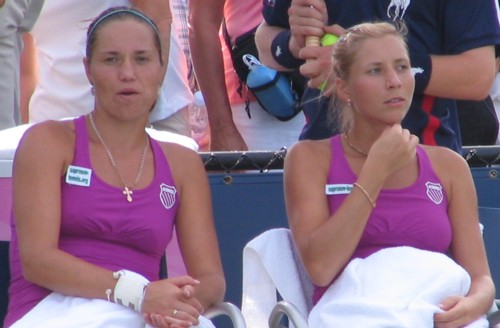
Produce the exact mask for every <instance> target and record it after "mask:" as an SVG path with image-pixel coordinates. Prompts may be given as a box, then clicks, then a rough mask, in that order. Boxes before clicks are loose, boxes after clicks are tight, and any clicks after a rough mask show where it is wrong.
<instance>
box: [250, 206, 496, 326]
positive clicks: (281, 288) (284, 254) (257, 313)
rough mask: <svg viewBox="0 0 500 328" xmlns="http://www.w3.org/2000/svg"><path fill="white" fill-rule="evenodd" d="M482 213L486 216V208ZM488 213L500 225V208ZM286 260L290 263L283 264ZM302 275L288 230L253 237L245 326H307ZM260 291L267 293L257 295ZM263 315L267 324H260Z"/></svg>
mask: <svg viewBox="0 0 500 328" xmlns="http://www.w3.org/2000/svg"><path fill="white" fill-rule="evenodd" d="M481 213H482V215H483V217H485V216H486V214H485V211H481ZM489 214H495V217H496V219H497V220H498V221H499V224H500V209H495V211H492V210H491V209H490V210H489ZM488 217H489V216H488ZM485 221H487V220H484V221H483V220H482V222H485ZM485 227H486V228H487V227H488V224H486V225H485ZM498 231H500V230H496V233H498ZM286 249H288V250H289V251H286ZM286 261H292V263H288V264H283V263H284V262H286ZM285 272H286V273H287V274H285ZM259 275H260V277H259ZM290 276H291V277H292V278H290ZM304 277H305V271H304V268H303V267H302V265H301V262H300V260H299V259H298V258H297V255H296V254H295V249H294V246H293V243H292V241H291V235H290V232H289V230H288V229H284V228H278V229H271V230H268V231H266V232H264V233H262V234H261V235H259V236H257V237H255V238H254V239H252V240H251V241H250V242H249V243H248V244H247V245H246V246H245V248H244V250H243V299H242V313H243V316H244V318H245V320H246V322H247V324H248V327H249V328H260V327H265V326H267V325H268V327H270V328H282V327H284V324H283V323H284V317H286V318H287V320H288V323H289V326H290V327H295V328H308V323H307V318H308V314H309V312H310V310H311V308H312V305H311V304H310V303H309V302H305V301H304V299H302V300H301V299H300V298H301V297H302V298H306V300H310V299H311V296H312V289H311V287H312V284H311V282H310V281H309V280H308V279H307V277H306V279H304ZM283 281H285V282H283ZM273 288H274V290H273V291H272V289H273ZM273 292H274V296H273ZM259 294H260V295H267V296H264V297H262V296H260V297H259V296H258V295H259ZM278 295H279V296H281V297H282V298H283V300H280V298H279V296H278ZM297 302H298V303H297ZM496 304H497V305H500V300H496ZM264 317H266V318H267V325H263V322H264V320H265V319H264ZM488 322H489V325H490V327H497V325H499V324H500V311H498V310H497V311H492V312H491V313H490V314H489V315H488ZM285 326H286V325H285ZM498 327H500V326H498Z"/></svg>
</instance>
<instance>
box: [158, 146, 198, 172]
mask: <svg viewBox="0 0 500 328" xmlns="http://www.w3.org/2000/svg"><path fill="white" fill-rule="evenodd" d="M158 143H159V144H160V146H161V148H162V150H163V152H164V153H165V156H166V157H167V159H168V162H169V165H170V166H171V168H172V169H173V170H174V171H184V170H190V169H193V168H195V167H200V166H203V163H202V161H201V157H200V155H199V154H198V153H197V152H196V151H194V150H193V149H191V148H188V147H186V146H183V145H180V144H177V143H174V142H164V141H158Z"/></svg>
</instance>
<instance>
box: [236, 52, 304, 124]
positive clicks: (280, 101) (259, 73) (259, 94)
mask: <svg viewBox="0 0 500 328" xmlns="http://www.w3.org/2000/svg"><path fill="white" fill-rule="evenodd" d="M243 62H244V63H245V64H246V65H247V66H248V68H249V70H250V72H249V73H248V76H247V81H246V84H247V86H248V88H249V89H250V90H251V91H252V92H253V94H254V95H255V98H257V101H258V102H259V104H260V105H261V106H262V108H264V109H265V110H266V111H267V112H268V113H269V114H271V115H273V116H275V117H277V118H278V119H280V120H282V121H286V120H289V119H291V118H292V117H294V116H295V115H296V114H297V113H298V111H299V110H298V106H297V101H298V99H297V95H296V93H295V92H294V91H293V90H292V84H291V81H290V80H289V79H288V78H287V77H286V76H285V75H283V74H281V73H280V72H278V71H277V70H274V69H272V68H269V67H266V66H264V65H262V64H261V63H260V62H259V60H258V59H257V58H255V57H254V56H252V55H250V54H246V55H244V56H243Z"/></svg>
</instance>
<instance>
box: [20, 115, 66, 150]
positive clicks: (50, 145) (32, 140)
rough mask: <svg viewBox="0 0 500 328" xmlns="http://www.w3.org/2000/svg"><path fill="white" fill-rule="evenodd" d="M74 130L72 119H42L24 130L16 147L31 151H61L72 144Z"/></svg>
mask: <svg viewBox="0 0 500 328" xmlns="http://www.w3.org/2000/svg"><path fill="white" fill-rule="evenodd" d="M74 140H75V132H74V125H73V122H72V121H44V122H40V123H36V124H34V125H32V126H31V127H29V128H28V129H27V130H26V132H24V134H23V136H22V138H21V140H20V143H19V146H18V149H24V148H29V150H30V151H31V152H40V153H44V152H51V151H57V150H59V151H60V152H63V151H64V150H66V149H68V147H71V149H72V148H73V146H74Z"/></svg>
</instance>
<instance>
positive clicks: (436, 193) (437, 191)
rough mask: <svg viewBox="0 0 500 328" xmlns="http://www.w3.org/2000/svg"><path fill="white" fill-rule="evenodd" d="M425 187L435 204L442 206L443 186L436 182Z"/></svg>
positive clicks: (427, 183)
mask: <svg viewBox="0 0 500 328" xmlns="http://www.w3.org/2000/svg"><path fill="white" fill-rule="evenodd" d="M425 186H426V187H427V197H429V199H430V200H432V201H433V202H434V203H435V204H438V205H439V204H441V202H442V201H443V186H441V184H440V183H434V182H426V183H425Z"/></svg>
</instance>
